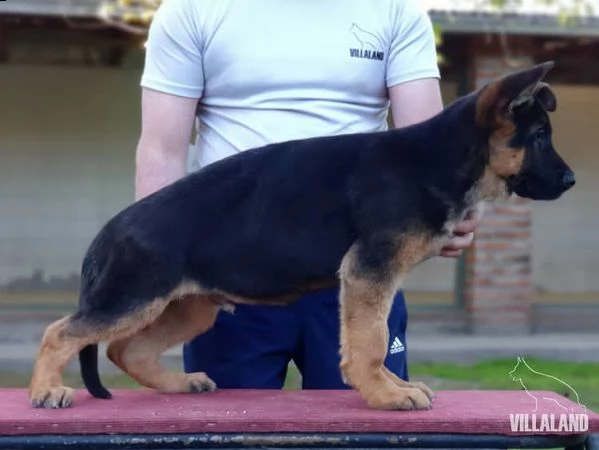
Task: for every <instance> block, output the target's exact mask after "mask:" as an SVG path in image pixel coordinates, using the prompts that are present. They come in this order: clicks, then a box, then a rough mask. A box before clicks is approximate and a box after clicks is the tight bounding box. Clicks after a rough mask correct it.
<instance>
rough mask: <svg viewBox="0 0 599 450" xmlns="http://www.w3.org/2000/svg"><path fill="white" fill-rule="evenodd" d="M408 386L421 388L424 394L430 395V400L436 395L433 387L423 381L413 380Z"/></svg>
mask: <svg viewBox="0 0 599 450" xmlns="http://www.w3.org/2000/svg"><path fill="white" fill-rule="evenodd" d="M407 387H412V388H416V389H420V390H421V391H422V392H424V394H425V395H426V396H427V397H428V399H429V400H431V401H433V400H434V399H435V397H436V395H435V393H434V392H433V390H432V389H431V388H429V387H428V386H427V385H426V384H424V383H422V382H421V381H413V382H410V383H408V385H407Z"/></svg>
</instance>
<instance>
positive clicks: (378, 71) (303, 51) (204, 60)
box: [135, 0, 478, 389]
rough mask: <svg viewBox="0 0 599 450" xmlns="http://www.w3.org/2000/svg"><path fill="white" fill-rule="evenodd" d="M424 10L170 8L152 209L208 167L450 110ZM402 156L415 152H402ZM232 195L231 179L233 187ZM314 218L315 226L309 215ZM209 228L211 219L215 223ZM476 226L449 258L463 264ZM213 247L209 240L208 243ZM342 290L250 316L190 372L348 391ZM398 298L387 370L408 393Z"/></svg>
mask: <svg viewBox="0 0 599 450" xmlns="http://www.w3.org/2000/svg"><path fill="white" fill-rule="evenodd" d="M418 3H419V2H418V1H416V0H413V1H407V0H403V1H400V0H370V1H367V2H366V1H363V0H321V1H318V2H315V1H304V0H285V1H282V0H252V1H247V0H165V1H164V3H163V4H162V5H161V6H160V8H159V9H158V11H157V13H156V15H155V17H154V19H153V22H152V24H151V26H150V30H149V35H148V40H147V47H146V60H145V67H144V72H143V75H142V79H141V88H142V104H141V106H142V129H141V135H140V138H139V143H138V147H137V153H136V176H135V197H136V199H140V198H142V197H145V196H147V195H149V194H150V193H152V192H154V191H156V190H158V189H160V188H162V187H164V186H166V185H168V184H170V183H172V182H174V181H176V180H177V179H179V178H181V177H183V176H184V175H185V174H186V173H187V164H188V159H187V154H188V148H189V142H190V136H191V133H192V129H193V126H194V123H195V119H196V117H197V119H198V123H199V128H198V135H197V141H198V145H197V150H198V152H197V155H196V156H195V163H196V164H197V166H198V167H203V166H206V165H207V164H210V163H212V162H215V161H218V160H220V159H222V158H225V157H227V156H229V155H233V154H235V153H237V152H241V151H244V150H246V149H249V148H252V147H257V146H262V145H265V144H269V143H273V142H280V141H286V140H291V139H297V138H307V137H311V136H319V135H334V134H340V133H357V132H371V131H379V130H384V129H386V128H387V112H388V110H389V108H390V111H391V114H392V119H393V126H394V127H405V126H408V125H410V124H414V123H417V122H420V121H422V120H425V119H427V118H429V117H431V116H433V115H435V114H437V113H438V112H439V111H441V109H442V108H443V103H442V99H441V94H440V88H439V78H440V75H439V70H438V66H437V54H436V46H435V39H434V33H433V28H432V24H431V22H430V19H429V17H428V15H427V13H426V11H425V10H423V8H422V7H421V6H420V5H419V4H418ZM397 151H398V152H400V151H402V149H400V148H398V149H397ZM305 182H306V183H310V180H305ZM223 189H226V180H223ZM309 213H310V212H309V211H306V214H309ZM205 219H206V220H210V217H206V218H205ZM477 226H478V221H477V220H476V219H471V220H470V219H469V220H466V221H464V222H463V223H460V224H459V226H458V227H457V229H456V234H455V237H454V239H453V241H452V242H450V243H449V244H448V245H447V246H446V247H445V248H444V249H442V251H441V252H440V254H441V255H442V256H447V257H455V256H458V255H459V254H460V253H461V252H462V251H463V249H465V248H466V247H467V246H468V245H470V243H471V242H472V239H473V232H474V231H475V229H476V227H477ZM206 238H207V239H210V236H206ZM338 295H339V291H338V289H325V290H322V291H318V292H316V293H314V294H310V295H306V296H304V297H302V298H301V299H300V300H299V301H298V302H297V303H295V304H292V305H290V306H286V307H282V306H257V305H252V306H249V305H239V306H237V307H236V310H235V313H234V314H227V313H221V314H219V317H218V318H217V320H216V323H215V325H214V327H213V328H212V329H211V330H209V331H208V332H206V333H205V334H203V335H201V336H198V337H197V338H195V339H194V340H192V341H191V342H188V343H186V344H185V345H184V349H183V357H184V366H185V371H186V372H199V371H202V372H207V373H208V375H209V376H210V377H211V378H212V379H213V380H214V381H215V382H216V384H217V386H218V387H220V388H257V389H269V388H272V389H280V388H281V387H282V386H283V383H284V379H285V375H286V370H287V366H288V363H289V361H290V360H293V361H294V362H295V363H296V365H297V367H298V368H299V370H300V372H301V374H302V387H303V388H304V389H343V388H347V386H346V385H345V384H344V383H343V381H342V379H341V375H340V371H339V318H338ZM406 327H407V311H406V304H405V298H404V296H403V293H402V292H400V293H398V295H397V297H396V299H395V302H394V306H393V310H392V312H391V314H390V317H389V337H390V338H389V352H388V356H387V358H386V361H385V364H386V366H387V367H388V368H389V369H390V370H392V371H393V372H394V373H395V374H396V375H398V376H399V377H400V378H402V379H404V380H408V378H409V376H408V367H407V344H406Z"/></svg>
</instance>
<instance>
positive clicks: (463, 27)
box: [420, 0, 599, 37]
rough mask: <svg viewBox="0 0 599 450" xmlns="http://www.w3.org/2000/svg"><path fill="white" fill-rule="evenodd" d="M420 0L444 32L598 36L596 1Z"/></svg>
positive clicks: (598, 2)
mask: <svg viewBox="0 0 599 450" xmlns="http://www.w3.org/2000/svg"><path fill="white" fill-rule="evenodd" d="M420 1H421V3H422V4H423V5H424V7H425V8H426V9H427V10H428V11H429V14H430V16H431V18H432V20H433V22H435V23H436V24H437V25H439V26H440V27H441V28H442V29H443V31H444V32H445V33H458V32H459V33H468V32H470V33H485V32H503V33H506V34H534V35H561V36H567V35H571V36H588V37H592V36H599V0H582V1H577V0H554V1H551V2H547V1H544V0H507V1H506V2H505V3H506V4H505V6H504V7H503V8H502V9H499V8H497V7H493V6H492V3H493V2H491V1H487V2H482V1H481V0H420ZM495 3H496V2H495Z"/></svg>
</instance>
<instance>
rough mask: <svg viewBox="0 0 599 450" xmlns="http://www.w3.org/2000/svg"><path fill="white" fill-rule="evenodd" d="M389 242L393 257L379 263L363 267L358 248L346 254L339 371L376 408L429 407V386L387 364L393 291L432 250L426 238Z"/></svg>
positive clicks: (342, 272)
mask: <svg viewBox="0 0 599 450" xmlns="http://www.w3.org/2000/svg"><path fill="white" fill-rule="evenodd" d="M389 246H390V247H391V248H394V251H393V253H394V255H393V257H392V258H390V259H389V261H388V262H386V263H383V264H381V265H379V266H378V267H377V268H372V267H365V264H364V263H363V262H362V261H361V260H360V258H359V257H358V251H357V250H356V248H353V249H352V250H350V252H348V254H347V255H346V257H345V258H344V260H343V263H342V266H341V270H340V275H341V371H342V373H343V376H344V378H345V380H346V382H347V383H348V384H349V385H350V386H352V387H354V388H355V389H356V390H357V391H358V392H360V394H361V395H362V396H363V397H364V399H365V400H366V401H367V403H368V405H369V406H370V407H372V408H376V409H403V410H406V409H428V408H430V407H431V398H432V391H431V390H430V389H428V387H426V386H424V385H420V384H412V383H406V382H404V381H403V380H401V379H399V378H398V377H396V376H395V375H394V374H392V373H391V372H390V371H389V370H388V369H386V368H385V367H384V360H385V356H386V353H387V346H388V341H389V336H388V328H387V319H388V317H389V311H390V309H391V304H392V302H393V298H394V295H395V293H396V292H397V289H399V287H400V285H401V282H402V280H403V278H404V277H405V275H406V274H407V273H408V272H409V270H410V269H411V268H412V267H413V266H414V265H415V264H417V263H418V262H419V261H420V260H422V259H423V258H424V257H425V256H426V255H427V254H428V252H429V248H428V241H427V240H426V239H424V238H421V237H417V236H413V237H411V236H406V237H404V239H403V241H402V242H400V243H399V244H393V243H392V242H390V243H389ZM395 247H396V249H395Z"/></svg>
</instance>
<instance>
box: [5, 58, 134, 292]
mask: <svg viewBox="0 0 599 450" xmlns="http://www.w3.org/2000/svg"><path fill="white" fill-rule="evenodd" d="M138 79H139V72H138V71H123V70H110V69H97V68H93V69H92V68H90V69H85V68H64V67H63V68H61V67H32V66H22V67H6V66H4V67H0V86H1V89H2V97H1V98H2V102H1V105H0V136H1V138H0V217H1V220H0V224H1V227H0V286H2V285H4V286H5V285H6V284H7V283H8V282H9V281H11V280H13V281H14V279H15V278H16V277H25V278H28V277H31V276H32V274H33V272H34V271H41V272H42V273H43V275H44V276H46V277H53V276H56V277H60V278H64V277H68V276H70V275H76V274H77V272H78V270H79V265H80V261H81V258H82V255H83V252H84V251H85V248H86V246H87V245H88V243H89V241H90V240H91V239H92V237H93V235H94V234H95V233H96V232H97V230H98V229H99V227H100V226H101V225H102V224H103V222H104V221H105V220H107V219H108V218H109V217H110V216H111V215H112V214H114V213H115V212H116V211H117V210H118V209H119V208H121V207H123V206H125V205H126V204H128V203H129V202H131V200H132V198H133V167H134V166H133V164H134V152H135V144H136V141H137V136H138V130H139V123H138V122H139V112H138V110H139V88H138Z"/></svg>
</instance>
